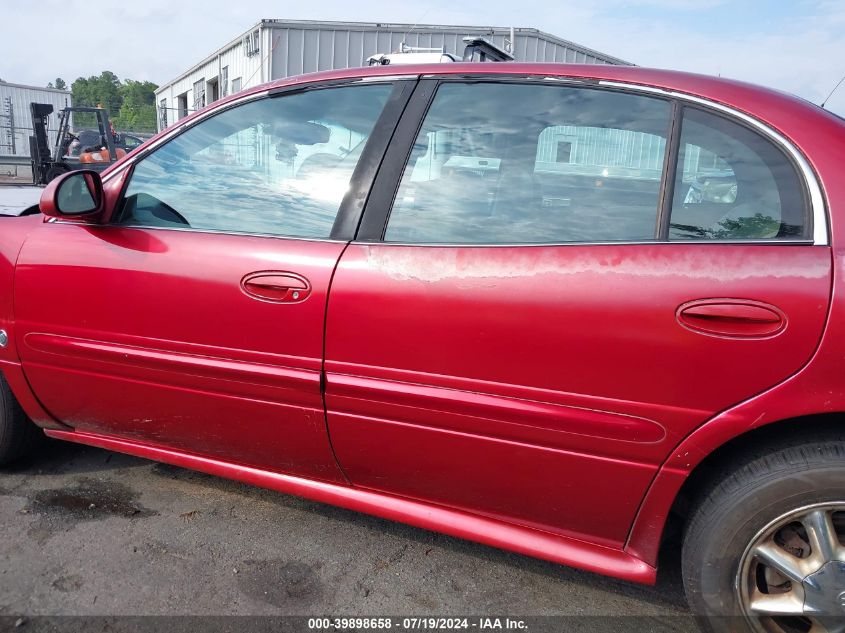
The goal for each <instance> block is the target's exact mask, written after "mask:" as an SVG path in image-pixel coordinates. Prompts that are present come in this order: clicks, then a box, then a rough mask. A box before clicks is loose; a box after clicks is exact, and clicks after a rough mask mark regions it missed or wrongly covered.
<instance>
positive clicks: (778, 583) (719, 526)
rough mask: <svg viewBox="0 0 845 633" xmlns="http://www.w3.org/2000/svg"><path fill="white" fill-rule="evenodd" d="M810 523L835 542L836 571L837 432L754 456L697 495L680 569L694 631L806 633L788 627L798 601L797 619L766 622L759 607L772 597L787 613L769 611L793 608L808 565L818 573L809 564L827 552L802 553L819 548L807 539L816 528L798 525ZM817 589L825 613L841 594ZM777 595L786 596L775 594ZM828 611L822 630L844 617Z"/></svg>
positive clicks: (841, 502)
mask: <svg viewBox="0 0 845 633" xmlns="http://www.w3.org/2000/svg"><path fill="white" fill-rule="evenodd" d="M817 517H822V518H824V519H825V521H826V520H827V519H828V518H829V520H830V522H829V523H826V524H825V525H827V526H828V528H833V530H834V531H835V535H834V537H833V538H834V539H839V540H840V542H839V547H838V549H836V546H835V545H834V546H832V547H833V548H834V549H833V550H832V551H833V554H832V559H831V560H832V561H834V562H832V563H831V565H835V564H836V563H835V561H842V562H841V569H842V571H843V572H845V429H843V430H842V431H839V432H836V433H833V434H831V433H827V434H819V435H818V436H816V437H809V438H808V437H807V436H804V438H802V439H801V440H800V441H797V442H796V441H793V442H789V443H786V442H782V443H780V444H779V445H774V446H770V447H769V448H768V449H766V450H760V452H759V453H757V454H756V455H750V456H747V457H746V458H745V459H743V460H741V461H739V462H738V463H735V464H734V465H732V467H731V469H730V470H729V471H727V472H726V473H725V474H724V475H723V477H722V478H721V479H719V480H717V481H714V482H713V483H712V484H711V485H710V487H709V488H708V489H706V490H705V491H703V494H702V495H701V497H700V501H699V502H698V504H697V506H696V507H695V509H694V510H693V512H692V513H691V515H690V518H689V521H688V522H687V527H686V530H685V534H684V541H683V553H682V561H681V565H682V571H683V581H684V589H685V591H686V594H687V600H688V602H689V605H690V608H691V610H692V611H693V613H694V614H695V615H696V616H697V617H698V622H699V625H700V626H701V628H702V629H703V630H705V631H708V632H714V633H716V632H718V633H722V632H725V631H734V632H736V631H754V632H755V633H756V632H762V631H766V632H769V631H773V632H780V631H790V630H806V628H803V627H802V626H797V628H795V629H790V628H789V626H791V625H800V623H801V622H806V621H807V620H806V617H807V616H806V613H804V612H803V609H804V607H803V602H802V603H801V605H802V606H801V607H800V609H801V611H802V612H801V614H798V613H797V612H796V613H789V614H785V615H783V616H781V615H778V616H774V617H772V616H769V615H765V614H763V613H762V612H761V609H766V610H768V609H772V608H774V606H775V605H774V603H773V602H772V600H774V599H778V600H782V601H783V604H784V605H786V606H784V607H780V606H778V607H777V608H778V609H781V610H784V611H790V612H791V611H795V610H796V609H798V608H799V607H798V600H799V598H801V599H802V600H803V596H804V590H805V588H806V586H807V585H805V584H804V580H806V578H808V577H809V576H811V575H812V574H811V573H810V572H811V571H812V569H813V568H814V567H818V569H819V570H820V569H821V568H822V566H823V565H822V564H821V563H819V564H818V565H816V563H815V561H816V560H818V561H822V560H824V557H823V554H824V550H828V551H830V548H829V547H827V546H825V547H821V546H819V547H816V548H815V549H814V548H813V546H812V545H811V541H812V542H815V543H817V544H818V543H819V542H821V541H813V539H812V538H811V536H812V535H815V534H818V533H820V532H819V531H818V530H817V529H816V528H815V527H813V526H814V525H815V524H810V525H811V528H807V527H805V523H807V522H808V521H811V520H816V518H817ZM829 531H830V530H829V529H828V530H827V532H826V533H829ZM822 532H824V530H822ZM830 542H831V541H830V539H827V540H825V543H828V544H829V543H830ZM773 549H774V551H775V553H779V552H786V553H788V554H792V558H790V557H788V556H787V557H785V558H783V559H782V560H781V558H778V559H777V562H776V563H773V564H772V565H769V564H768V563H767V561H768V560H770V559H769V558H766V555H767V553H768V552H771V551H772V550H773ZM772 560H774V559H772ZM801 560H803V561H804V562H800V561H801ZM796 561H798V562H796ZM777 565H782V566H783V567H782V569H783V570H785V571H784V573H781V571H778V569H779V568H778V567H777ZM799 568H800V574H799V573H798V572H797V571H796V570H798V569H799ZM825 569H833V567H825ZM837 569H838V568H837ZM787 573H791V574H792V575H793V579H791V580H790V579H789V578H787V575H785V574H787ZM837 573H838V572H837ZM828 576H829V574H828ZM816 578H817V577H816ZM842 578H845V576H842ZM840 580H841V579H840ZM828 584H830V583H828ZM824 589H825V591H826V592H827V598H826V599H827V600H828V602H827V603H826V604H828V605H829V604H830V601H829V599H830V596H831V595H833V600H834V601H837V600H843V596H845V586H840V587H838V589H835V591H833V589H832V588H831V587H825V588H824ZM831 591H833V593H832V594H831ZM838 592H842V594H838ZM780 593H784V594H788V595H786V596H781V595H778V596H775V594H780ZM761 594H764V595H762V597H761ZM779 604H780V603H779ZM831 609H832V611H831ZM836 609H837V607H836V606H834V607H829V608H828V611H826V612H824V613H821V614H820V615H819V618H820V621H821V622H822V623H824V624H829V621H828V617H832V618H834V619H835V620H837V621H842V619H843V618H845V610H841V611H839V612H838V614H837V612H836ZM843 609H845V607H843ZM828 612H830V613H829V614H828ZM814 617H815V616H814ZM801 618H804V619H803V620H802V619H801ZM813 630H816V629H813ZM836 630H838V629H836Z"/></svg>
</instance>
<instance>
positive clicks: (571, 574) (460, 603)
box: [0, 442, 691, 633]
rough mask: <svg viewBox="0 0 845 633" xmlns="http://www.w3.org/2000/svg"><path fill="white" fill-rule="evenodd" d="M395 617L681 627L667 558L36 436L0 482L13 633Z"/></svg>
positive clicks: (3, 589) (2, 601)
mask: <svg viewBox="0 0 845 633" xmlns="http://www.w3.org/2000/svg"><path fill="white" fill-rule="evenodd" d="M409 614H417V615H421V614H425V615H446V616H453V615H469V614H476V615H499V616H502V615H518V616H561V615H564V616H641V618H640V619H639V620H637V622H640V623H645V625H642V624H639V625H638V626H637V627H636V628H637V631H638V633H643V632H644V631H647V630H660V631H664V630H666V631H668V630H671V631H682V630H683V631H686V630H689V627H690V626H691V625H690V624H689V618H688V617H678V616H685V615H686V614H687V611H686V608H685V603H684V598H683V591H682V587H681V582H680V575H679V571H678V562H677V555H676V554H675V553H672V552H670V554H669V556H668V560H666V561H664V562H663V570H662V571H661V574H660V578H659V582H658V584H657V586H656V587H643V586H638V585H634V584H629V583H625V582H622V581H616V580H613V579H608V578H603V577H600V576H597V575H593V574H590V573H586V572H580V571H576V570H573V569H569V568H565V567H561V566H558V565H554V564H551V563H546V562H543V561H539V560H535V559H531V558H527V557H524V556H520V555H517V554H511V553H508V552H504V551H500V550H496V549H492V548H489V547H485V546H482V545H477V544H474V543H469V542H466V541H462V540H458V539H454V538H451V537H447V536H442V535H439V534H434V533H431V532H427V531H424V530H420V529H416V528H412V527H408V526H405V525H401V524H397V523H392V522H389V521H384V520H381V519H377V518H373V517H369V516H365V515H362V514H357V513H354V512H350V511H346V510H342V509H337V508H333V507H329V506H325V505H321V504H318V503H313V502H310V501H306V500H302V499H298V498H295V497H290V496H286V495H282V494H279V493H276V492H271V491H267V490H261V489H257V488H253V487H249V486H246V485H243V484H240V483H236V482H231V481H227V480H224V479H220V478H216V477H212V476H208V475H204V474H200V473H195V472H191V471H188V470H183V469H180V468H175V467H171V466H167V465H163V464H156V463H153V462H149V461H145V460H142V459H137V458H134V457H129V456H125V455H119V454H116V453H110V452H107V451H103V450H98V449H94V448H88V447H81V446H75V445H71V444H64V443H59V442H50V443H48V444H47V446H46V447H45V448H44V449H43V451H42V453H41V455H39V457H38V458H37V459H35V460H32V461H31V462H29V463H26V464H22V465H20V466H17V467H14V468H12V469H7V470H6V471H5V472H2V473H0V616H9V617H12V618H17V617H18V616H19V615H24V616H26V618H27V619H24V620H17V619H16V620H15V622H16V623H17V624H18V625H19V626H26V625H27V623H29V624H30V627H29V628H33V627H32V626H31V624H32V622H33V621H35V622H37V621H38V618H34V619H33V616H38V615H85V616H128V615H144V616H148V615H319V616H344V615H347V616H348V615H395V616H402V615H409ZM667 616H669V617H667ZM9 617H7V618H5V619H3V621H0V628H2V625H3V623H4V622H5V624H6V625H7V626H9V627H13V624H10V622H11V620H9ZM616 620H620V621H621V619H620V618H615V619H614V620H613V621H616ZM669 621H672V622H673V624H671V625H668V624H665V623H666V622H669ZM562 622H568V623H569V624H568V625H567V626H566V627H565V629H566V630H576V629H577V630H595V631H606V630H609V629H608V625H607V621H604V620H602V619H600V618H597V619H594V618H577V619H573V620H560V619H558V620H554V619H552V620H549V621H547V622H546V624H547V625H548V629H547V630H563V629H561V626H562V624H561V623H562ZM661 622H663V624H660V623H661ZM541 623H542V621H541ZM576 623H577V624H578V627H575V626H574V625H575V624H576ZM628 624H629V625H630V624H631V623H630V622H629V623H628ZM101 628H102V629H103V630H105V629H108V628H109V627H108V626H106V625H103V626H102V627H101ZM177 628H178V627H177ZM539 628H544V627H542V626H541V627H539ZM631 628H632V627H630V626H628V625H626V626H624V627H621V628H620V629H619V630H630V629H631ZM112 629H114V627H112ZM89 630H90V627H89ZM531 630H538V626H532V627H531Z"/></svg>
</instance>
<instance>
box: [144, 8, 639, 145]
mask: <svg viewBox="0 0 845 633" xmlns="http://www.w3.org/2000/svg"><path fill="white" fill-rule="evenodd" d="M468 36H476V37H478V36H480V37H483V38H485V39H486V40H488V41H489V42H491V43H493V44H495V45H496V46H498V47H499V48H502V49H504V50H506V51H508V52H510V53H511V54H512V55H513V56H514V58H515V60H516V61H523V62H531V61H541V62H542V61H546V62H569V63H581V64H622V65H630V64H629V63H628V62H625V61H623V60H621V59H617V58H616V57H611V56H610V55H605V54H604V53H599V52H598V51H594V50H591V49H589V48H585V47H583V46H580V45H578V44H575V43H573V42H569V41H567V40H564V39H561V38H559V37H555V36H554V35H549V34H548V33H544V32H543V31H539V30H537V29H530V28H513V29H512V28H506V27H490V26H441V25H412V24H388V23H374V22H373V23H365V22H315V21H300V20H261V21H260V22H259V23H258V24H256V25H254V26H252V27H251V28H250V29H249V30H247V31H246V32H245V33H242V34H241V35H239V36H238V37H236V38H235V39H233V40H232V41H231V42H229V43H228V44H226V45H224V46H223V47H221V48H220V49H218V50H216V51H215V52H214V53H212V54H211V55H209V56H208V57H206V58H205V59H204V60H202V61H201V62H199V63H198V64H196V65H194V66H193V67H191V68H190V69H188V70H187V71H185V72H184V73H182V74H181V75H179V76H178V77H177V78H176V79H174V80H173V81H170V82H168V83H166V84H164V85H163V86H161V87H160V88H159V89H158V90H156V102H157V105H158V112H159V129H162V128H164V127H166V126H167V125H170V124H172V123H173V122H175V121H178V120H179V119H181V118H182V117H184V116H186V115H187V114H188V113H190V112H193V111H194V110H198V109H199V108H202V107H204V106H205V105H207V104H209V103H211V102H212V101H215V100H217V99H219V98H220V97H224V96H226V95H228V94H232V93H235V92H238V91H240V90H242V89H244V88H248V87H251V86H255V85H258V84H262V83H264V82H267V81H270V80H273V79H282V78H284V77H289V76H291V75H298V74H301V73H308V72H316V71H319V70H331V69H336V68H351V67H356V66H363V65H365V64H366V60H367V58H368V57H370V56H372V55H376V54H378V53H390V52H394V51H397V50H399V48H400V47H401V45H402V44H403V43H405V44H406V45H408V46H412V47H424V48H442V49H443V50H444V52H446V53H451V54H453V55H458V56H460V55H461V54H462V53H463V50H464V42H463V38H464V37H468Z"/></svg>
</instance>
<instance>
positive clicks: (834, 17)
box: [0, 0, 845, 115]
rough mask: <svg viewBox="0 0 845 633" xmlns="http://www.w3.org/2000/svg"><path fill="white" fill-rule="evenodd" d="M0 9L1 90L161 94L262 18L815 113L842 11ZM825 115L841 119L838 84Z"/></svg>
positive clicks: (800, 1)
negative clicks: (665, 73)
mask: <svg viewBox="0 0 845 633" xmlns="http://www.w3.org/2000/svg"><path fill="white" fill-rule="evenodd" d="M0 5H2V11H0V13H2V14H3V26H2V28H0V78H2V79H4V80H5V81H9V82H13V83H23V84H32V85H46V84H47V82H49V81H53V80H54V79H55V78H56V77H62V78H63V79H65V81H67V82H68V84H70V83H71V82H72V81H73V80H74V79H76V78H77V77H79V76H90V75H96V74H99V73H100V71H102V70H111V71H112V72H114V73H115V74H117V76H118V77H120V78H121V79H127V78H128V79H135V80H149V81H153V82H155V83H157V84H162V83H165V82H167V81H169V80H170V79H173V78H174V77H176V76H177V75H178V74H180V73H181V72H183V71H185V70H187V69H188V68H189V67H190V66H192V65H193V64H195V63H196V62H198V61H200V60H201V59H202V58H204V57H205V56H207V55H208V54H210V53H212V52H214V51H215V50H216V49H217V48H219V47H220V46H222V45H224V44H225V43H227V42H228V41H229V40H231V39H233V38H235V37H236V36H238V35H239V34H240V33H241V32H242V31H245V30H246V29H248V28H249V27H250V26H251V25H252V24H254V23H256V22H258V21H259V20H260V19H262V18H276V19H297V20H309V19H310V20H346V21H361V22H407V23H410V24H415V23H427V24H459V25H473V26H504V27H510V26H513V27H534V28H538V29H540V30H543V31H546V32H548V33H551V34H553V35H557V36H558V37H561V38H564V39H567V40H571V41H573V42H576V43H578V44H581V45H583V46H587V47H589V48H593V49H596V50H598V51H601V52H604V53H607V54H609V55H613V56H615V57H619V58H622V59H624V60H627V61H629V62H632V63H634V64H637V65H640V66H650V67H656V68H671V69H675V70H685V71H691V72H699V73H705V74H710V75H721V76H723V77H730V78H734V79H742V80H745V81H751V82H753V83H758V84H762V85H766V86H769V87H773V88H777V89H780V90H784V91H787V92H791V93H793V94H797V95H799V96H801V97H804V98H805V99H808V100H810V101H813V102H815V103H820V102H821V101H822V99H824V97H825V96H826V95H827V93H829V92H830V91H831V90H832V89H833V87H834V86H835V85H836V83H837V82H838V81H839V80H840V79H841V78H842V76H843V75H845V0H768V1H762V0H628V1H623V0H581V1H574V0H546V1H534V0H512V1H511V2H505V1H503V0H478V1H476V2H466V1H464V2H455V0H417V1H416V2H404V3H401V2H398V1H397V0H394V2H392V3H387V2H352V1H350V0H346V1H342V0H320V2H314V3H309V2H295V3H294V2H274V1H269V0H264V1H261V0H201V1H198V0H135V1H134V2H132V1H127V0H120V1H113V0H38V1H33V0H0ZM36 46H37V47H38V48H37V49H36ZM385 52H388V51H385ZM828 108H829V109H830V110H832V111H834V112H837V113H838V114H841V115H845V84H843V85H842V87H841V88H840V89H839V90H838V91H837V92H836V93H835V94H834V96H833V97H832V98H831V99H830V100H829V101H828Z"/></svg>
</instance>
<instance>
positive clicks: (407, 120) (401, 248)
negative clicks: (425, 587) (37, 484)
mask: <svg viewBox="0 0 845 633" xmlns="http://www.w3.org/2000/svg"><path fill="white" fill-rule="evenodd" d="M843 165H845V124H843V121H842V120H840V119H839V118H838V117H836V116H834V115H832V114H829V113H827V112H825V111H823V110H821V109H819V108H817V107H815V106H813V105H811V104H809V103H806V102H803V101H801V100H799V99H796V98H793V97H790V96H788V95H784V94H780V93H776V92H772V91H769V90H765V89H762V88H758V87H754V86H750V85H746V84H741V83H737V82H731V81H725V80H719V79H713V78H707V77H701V76H695V75H689V74H682V73H673V72H664V71H653V70H646V69H639V68H623V67H615V66H573V65H543V64H532V65H525V64H516V63H509V64H483V65H479V64H445V65H437V66H403V67H401V69H398V70H397V68H394V67H391V66H377V67H372V68H367V69H352V70H347V71H339V72H331V73H322V74H316V75H310V76H305V77H298V78H292V79H286V80H283V81H279V82H276V83H272V84H268V85H264V86H261V87H259V88H256V89H254V90H250V91H245V92H242V93H239V94H236V95H233V96H231V97H229V98H227V99H223V100H221V101H219V102H217V103H215V104H213V105H212V106H211V107H209V108H206V109H205V110H203V111H201V112H199V113H196V114H195V115H193V116H191V117H189V118H187V119H184V120H182V121H179V122H178V123H177V124H175V125H173V126H172V127H171V128H169V129H168V130H166V131H165V132H163V133H162V134H160V135H159V136H157V137H156V138H154V139H152V140H151V141H148V142H147V143H145V144H144V145H143V146H142V147H140V148H139V149H137V150H135V151H134V152H133V153H132V154H130V155H129V156H128V157H127V158H126V159H124V160H122V161H120V162H119V163H117V164H116V165H114V166H113V167H112V168H110V169H109V170H107V171H106V172H104V173H103V174H102V178H101V176H100V175H98V174H96V173H94V172H72V173H70V174H67V175H66V176H64V177H62V178H60V179H57V180H55V181H53V182H52V183H51V184H50V185H49V186H48V187H47V189H46V190H45V191H44V194H43V197H42V199H41V204H40V214H39V213H34V214H31V215H29V216H25V217H20V218H7V219H4V220H3V228H4V230H3V231H2V233H0V284H2V285H1V286H0V287H2V292H0V329H2V331H0V345H1V346H2V347H0V364H2V369H3V376H4V380H3V382H2V396H3V403H4V406H3V408H2V421H0V459H2V461H4V462H8V461H11V460H13V459H16V458H18V457H20V456H21V455H23V454H24V453H25V452H26V451H27V449H29V448H31V447H32V446H33V444H34V443H35V439H37V438H38V436H40V435H41V432H40V430H38V427H41V428H43V429H44V432H46V434H47V435H49V436H50V437H54V438H60V439H64V440H69V441H73V442H80V443H83V444H90V445H94V446H99V447H103V448H108V449H113V450H117V451H122V452H126V453H131V454H133V455H139V456H143V457H147V458H151V459H155V460H160V461H163V462H168V463H171V464H176V465H179V466H184V467H188V468H195V469H197V470H201V471H205V472H208V473H213V474H216V475H220V476H225V477H231V478H233V479H239V480H242V481H247V482H251V483H254V484H256V485H259V486H265V487H268V488H272V489H275V490H278V491H281V492H285V493H291V494H296V495H301V496H304V497H308V498H311V499H316V500H319V501H323V502H326V503H332V504H336V505H340V506H344V507H347V508H353V509H356V510H360V511H363V512H368V513H371V514H375V515H378V516H382V517H387V518H390V519H394V520H397V521H403V522H406V523H410V524H413V525H418V526H422V527H426V528H430V529H434V530H438V531H441V532H445V533H448V534H453V535H457V536H460V537H464V538H468V539H473V540H476V541H479V542H482V543H486V544H489V545H494V546H497V547H503V548H507V549H511V550H514V551H517V552H521V553H524V554H528V555H531V556H537V557H540V558H545V559H548V560H551V561H556V562H559V563H562V564H566V565H572V566H575V567H580V568H582V569H587V570H591V571H595V572H599V573H602V574H608V575H611V576H616V577H619V578H623V579H627V580H630V581H635V582H642V583H651V582H654V580H655V576H656V565H657V560H658V555H659V553H660V551H661V547H663V546H664V532H665V529H664V528H665V526H666V524H667V521H668V520H669V519H670V517H673V520H676V521H677V522H678V524H679V525H681V526H683V535H684V536H683V556H682V560H683V577H684V582H685V585H686V590H687V594H688V597H689V601H690V605H691V608H692V610H693V611H694V612H695V613H697V614H702V615H706V616H715V615H734V616H738V617H739V618H740V621H741V622H743V623H744V624H743V625H742V626H747V627H748V630H755V631H757V630H763V631H793V630H801V631H812V632H813V633H817V632H818V631H843V630H845V298H843V297H842V296H841V295H842V293H843V291H845V286H843V283H844V282H843V270H845V265H843V261H845V253H843V250H842V248H843V246H842V245H845V220H840V218H839V215H843V214H845V209H842V208H841V207H843V205H845V178H844V177H843V174H842V171H843ZM843 217H845V216H843ZM33 422H34V424H32V423H33ZM36 425H37V426H36ZM702 622H703V624H704V626H705V627H709V628H710V629H712V630H721V629H722V628H727V627H735V626H736V621H735V620H725V619H720V618H710V619H704V620H702ZM734 630H735V629H734Z"/></svg>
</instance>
